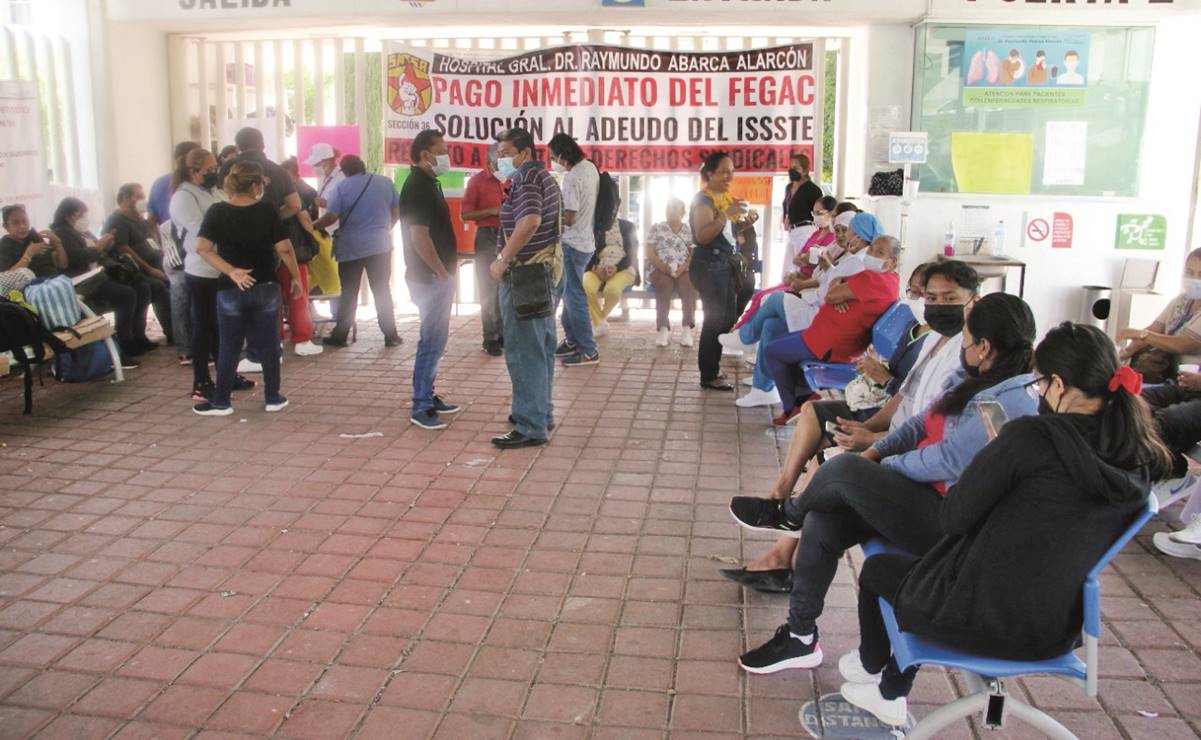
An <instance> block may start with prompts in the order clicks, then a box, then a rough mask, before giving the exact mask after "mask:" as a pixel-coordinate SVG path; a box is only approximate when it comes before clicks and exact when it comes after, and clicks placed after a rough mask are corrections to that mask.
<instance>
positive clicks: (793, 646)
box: [738, 624, 822, 675]
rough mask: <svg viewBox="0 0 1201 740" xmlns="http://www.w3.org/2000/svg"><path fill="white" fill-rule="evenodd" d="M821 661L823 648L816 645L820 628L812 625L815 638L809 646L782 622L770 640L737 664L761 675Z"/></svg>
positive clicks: (740, 659) (747, 670) (812, 664)
mask: <svg viewBox="0 0 1201 740" xmlns="http://www.w3.org/2000/svg"><path fill="white" fill-rule="evenodd" d="M821 664H822V648H821V645H818V644H817V628H816V627H814V628H813V639H812V640H810V641H809V644H808V645H806V644H805V643H804V641H803V640H801V639H800V638H799V637H793V636H792V630H790V629H788V625H787V624H783V625H780V628H779V629H778V630H776V634H775V635H774V636H773V637H772V638H771V639H770V640H768V641H767V642H765V643H763V644H762V645H760V646H759V647H757V648H755V649H754V650H751V651H749V652H746V653H743V654H742V656H741V657H739V658H738V665H740V666H742V669H743V670H744V671H746V672H747V673H757V674H760V675H762V674H765V673H775V672H777V671H785V670H788V669H789V668H817V667H818V666H819V665H821Z"/></svg>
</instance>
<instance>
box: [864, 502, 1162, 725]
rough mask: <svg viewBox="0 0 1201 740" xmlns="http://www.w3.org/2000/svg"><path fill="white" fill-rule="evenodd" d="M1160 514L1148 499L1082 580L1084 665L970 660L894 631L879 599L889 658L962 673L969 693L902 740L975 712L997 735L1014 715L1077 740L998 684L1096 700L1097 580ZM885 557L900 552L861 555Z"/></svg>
mask: <svg viewBox="0 0 1201 740" xmlns="http://www.w3.org/2000/svg"><path fill="white" fill-rule="evenodd" d="M1158 510H1159V504H1158V502H1157V499H1156V498H1155V496H1154V495H1149V496H1148V497H1147V504H1146V506H1145V507H1144V508H1143V510H1142V511H1141V512H1139V514H1138V516H1137V517H1135V519H1134V521H1133V522H1132V523H1131V525H1130V526H1129V527H1127V528H1126V531H1124V532H1123V533H1122V534H1121V535H1120V536H1119V537H1118V539H1117V541H1116V542H1114V543H1113V545H1112V546H1111V547H1110V548H1109V549H1108V550H1106V551H1105V554H1104V555H1102V556H1101V559H1100V560H1099V561H1098V562H1097V564H1096V565H1095V566H1093V569H1092V570H1090V571H1089V573H1088V577H1087V578H1085V580H1084V624H1083V631H1084V658H1085V659H1084V660H1080V658H1079V657H1077V655H1076V654H1075V653H1074V652H1070V651H1069V652H1067V653H1064V654H1063V655H1061V656H1059V657H1057V658H1051V659H1050V660H1038V661H1019V660H998V659H995V658H982V657H978V656H974V655H968V654H966V653H962V652H959V651H957V650H954V649H952V648H948V647H945V646H943V645H940V644H939V643H938V642H936V641H934V640H929V639H926V638H924V637H918V636H916V635H911V634H909V633H907V632H902V631H901V628H900V627H899V626H898V625H897V618H896V614H895V613H893V609H892V606H891V605H890V604H889V603H888V602H887V601H885V600H884V599H880V611H881V612H882V613H883V616H884V625H885V627H887V629H888V637H889V640H890V641H891V642H892V652H893V655H894V656H895V657H896V659H897V665H898V666H900V668H901V670H905V669H907V668H909V667H910V666H915V665H939V666H943V667H944V668H953V669H955V670H958V671H960V672H962V673H963V677H964V683H965V684H966V685H967V688H968V690H969V691H970V692H971V693H970V694H968V695H967V696H965V697H963V698H961V699H957V700H955V701H953V702H951V703H950V704H944V705H943V706H941V707H939V708H938V709H935V710H934V711H933V712H931V713H930V714H929V715H928V716H927V717H926V718H925V719H923V720H922V721H921V722H919V723H918V724H917V726H915V727H914V728H913V729H912V730H910V732H909V734H908V735H907V736H906V737H908V738H909V739H910V740H924V739H925V738H933V737H936V736H937V735H938V733H939V732H941V731H942V730H943V729H944V728H946V727H949V726H950V725H951V724H953V723H955V722H957V721H959V720H963V719H967V718H968V717H969V716H971V715H972V714H975V713H976V712H983V722H984V725H985V727H986V728H987V729H999V728H1000V727H1002V726H1003V725H1004V724H1005V718H1006V716H1007V714H1008V713H1011V712H1012V713H1013V715H1014V716H1016V717H1017V718H1018V719H1020V720H1023V721H1025V722H1026V723H1027V724H1029V725H1031V726H1033V727H1034V728H1035V729H1037V730H1038V731H1040V732H1042V733H1043V734H1045V735H1047V737H1050V738H1053V739H1054V740H1059V739H1062V740H1076V736H1075V735H1073V734H1072V733H1071V732H1070V731H1069V730H1068V729H1067V728H1066V727H1064V726H1063V725H1061V724H1059V722H1057V721H1055V719H1054V718H1052V717H1051V716H1050V715H1048V714H1046V713H1045V712H1043V711H1041V710H1039V709H1036V708H1034V707H1032V706H1030V705H1029V704H1026V703H1025V702H1023V701H1021V700H1020V699H1018V698H1017V697H1015V696H1011V695H1010V694H1008V693H1006V691H1005V687H1004V685H1003V684H1002V679H1005V678H1013V677H1016V676H1029V675H1037V674H1044V675H1052V676H1060V677H1062V678H1066V679H1067V680H1069V681H1071V682H1072V683H1074V684H1076V685H1078V686H1080V687H1081V688H1083V689H1084V690H1085V693H1087V694H1088V695H1089V696H1090V697H1095V696H1096V695H1097V676H1098V661H1097V653H1098V645H1099V641H1100V638H1101V583H1100V581H1098V576H1099V575H1100V573H1101V571H1102V570H1103V569H1104V568H1105V566H1106V565H1108V564H1109V561H1110V560H1113V558H1114V556H1115V555H1117V554H1118V553H1119V552H1120V551H1121V550H1122V548H1123V547H1125V546H1126V543H1128V542H1129V541H1130V540H1131V539H1133V538H1134V535H1135V534H1137V533H1138V531H1139V530H1140V529H1142V528H1143V525H1145V524H1146V523H1147V522H1148V521H1149V520H1150V519H1151V517H1153V516H1155V513H1156V512H1157V511H1158ZM886 552H901V550H900V549H899V548H897V547H896V546H894V545H892V544H891V543H889V542H887V541H885V540H882V539H874V540H871V541H869V542H866V543H864V545H863V553H864V555H865V556H867V557H872V556H874V555H879V554H882V553H886Z"/></svg>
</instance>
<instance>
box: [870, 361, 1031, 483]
mask: <svg viewBox="0 0 1201 740" xmlns="http://www.w3.org/2000/svg"><path fill="white" fill-rule="evenodd" d="M1033 380H1034V376H1033V375H1031V374H1023V375H1016V376H1014V377H1012V378H1009V379H1008V380H1006V381H1003V382H1001V383H998V384H997V385H994V386H992V387H991V388H985V389H984V390H982V391H980V392H979V393H977V394H976V395H975V396H973V397H972V400H971V401H969V402H968V405H967V407H966V408H964V410H963V412H962V413H960V414H958V415H956V416H949V417H947V420H946V427H945V429H944V432H943V438H942V441H941V442H939V443H938V444H933V445H930V446H929V447H924V448H922V449H920V450H919V449H917V446H918V444H919V443H920V442H921V441H922V440H923V439H925V438H926V410H925V409H923V410H922V411H920V412H917V413H915V414H914V415H913V416H912V417H910V419H909V421H907V422H905V423H904V424H903V425H901V426H900V427H898V428H897V429H896V430H894V431H893V432H892V433H890V434H889V435H888V436H887V437H885V438H884V439H882V440H880V441H879V442H877V443H876V444H874V445H873V446H872V449H874V450H876V451H877V452H878V453H879V454H880V457H881V460H880V464H881V465H883V466H884V467H886V468H890V469H892V470H895V471H897V472H898V473H900V474H901V475H903V476H905V477H906V478H909V479H910V480H915V481H921V482H924V483H936V482H939V481H943V482H945V483H946V487H947V488H948V489H949V488H950V487H951V486H953V485H955V483H956V481H958V480H959V475H960V474H961V473H962V472H963V470H964V468H966V467H967V466H968V463H970V462H971V461H972V458H973V457H975V456H976V453H978V452H979V451H980V450H982V449H984V445H986V444H988V441H989V440H988V432H987V430H986V428H985V425H984V419H983V416H982V415H981V412H980V409H979V405H978V404H979V403H980V402H981V401H996V402H997V403H999V404H1001V407H1002V408H1003V409H1004V410H1005V414H1006V416H1008V417H1009V419H1016V418H1017V417H1019V416H1029V415H1031V414H1035V413H1037V412H1038V394H1037V393H1035V391H1034V388H1033V387H1032V386H1031V383H1032V382H1033Z"/></svg>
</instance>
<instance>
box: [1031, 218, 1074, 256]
mask: <svg viewBox="0 0 1201 740" xmlns="http://www.w3.org/2000/svg"><path fill="white" fill-rule="evenodd" d="M1073 226H1074V223H1073V219H1072V214H1070V213H1064V212H1062V211H1055V212H1053V213H1043V214H1040V215H1030V216H1027V218H1026V244H1028V245H1029V244H1038V245H1041V244H1043V243H1045V242H1048V241H1049V242H1050V243H1051V248H1052V249H1071V247H1072V240H1073V237H1074V234H1073V231H1074V230H1075V229H1074V228H1073Z"/></svg>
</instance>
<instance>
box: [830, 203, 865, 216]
mask: <svg viewBox="0 0 1201 740" xmlns="http://www.w3.org/2000/svg"><path fill="white" fill-rule="evenodd" d="M847 211H854V212H855V213H859V206H857V205H855V204H854V203H852V202H851V201H849V200H847V201H843V202H842V203H839V204H838V205H836V206H834V215H835V216H841V215H842V214H844V213H846V212H847Z"/></svg>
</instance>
